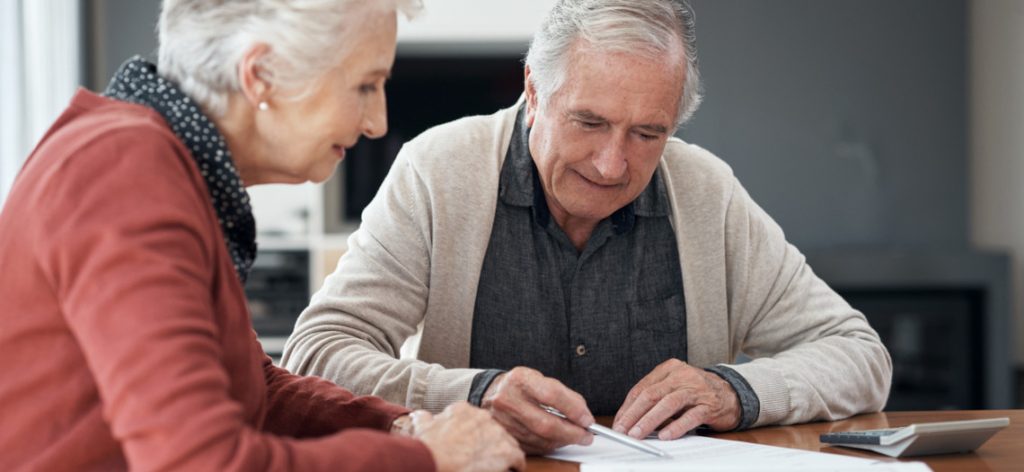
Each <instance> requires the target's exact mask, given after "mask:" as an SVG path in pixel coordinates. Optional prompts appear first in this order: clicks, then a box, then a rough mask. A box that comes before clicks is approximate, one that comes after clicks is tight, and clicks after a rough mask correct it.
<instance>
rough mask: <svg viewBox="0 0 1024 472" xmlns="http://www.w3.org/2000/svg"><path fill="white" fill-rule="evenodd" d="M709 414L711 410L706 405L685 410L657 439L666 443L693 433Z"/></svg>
mask: <svg viewBox="0 0 1024 472" xmlns="http://www.w3.org/2000/svg"><path fill="white" fill-rule="evenodd" d="M710 412H711V408H710V407H708V406H707V405H697V406H695V407H693V408H690V409H689V410H686V413H683V415H682V416H680V417H679V419H677V420H675V421H673V422H672V423H671V424H669V425H668V426H666V427H664V428H663V429H662V430H661V432H660V433H658V439H661V440H662V441H668V440H672V439H678V438H681V437H683V435H685V434H686V433H689V432H690V431H693V429H694V428H696V427H698V426H700V425H701V424H703V423H704V422H705V421H706V420H707V417H708V414H710Z"/></svg>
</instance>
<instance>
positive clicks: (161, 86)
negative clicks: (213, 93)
mask: <svg viewBox="0 0 1024 472" xmlns="http://www.w3.org/2000/svg"><path fill="white" fill-rule="evenodd" d="M104 95H106V96H108V97H110V98H114V99H117V100H122V101H125V102H131V103H137V104H140V105H145V106H147V107H149V108H152V109H153V110H156V112H157V113H160V115H162V116H163V117H164V120H166V121H167V124H168V125H170V127H171V130H172V131H174V134H175V135H177V136H178V139H180V140H181V141H182V142H183V143H185V146H186V147H187V148H188V149H189V150H190V151H191V152H192V158H193V159H195V160H196V164H197V165H198V166H199V172H200V173H202V175H203V178H204V179H205V180H206V189H207V190H208V191H209V192H210V200H211V202H212V203H213V208H214V210H216V212H217V219H218V220H219V221H220V227H221V230H222V231H223V232H224V236H225V237H226V238H227V245H228V253H229V254H231V260H232V261H233V262H234V264H235V271H236V272H237V273H238V278H239V279H240V280H241V281H242V284H243V285H244V284H245V279H246V277H247V276H248V275H249V269H250V268H251V267H252V262H253V259H255V257H256V221H255V220H254V219H253V216H252V207H251V206H250V205H249V194H248V193H246V191H245V187H244V186H243V185H242V179H241V178H240V177H239V176H238V170H236V169H235V165H234V162H233V161H232V159H231V152H230V151H229V150H228V146H227V143H226V142H225V141H224V136H223V135H221V134H220V131H218V130H217V127H216V126H215V125H214V124H213V122H212V121H210V120H209V119H208V118H207V117H206V115H204V114H203V111H202V110H200V109H199V106H198V105H197V104H196V103H195V102H193V101H192V99H190V98H189V97H187V96H186V95H185V94H184V93H183V92H182V91H181V90H180V89H178V87H177V86H176V85H175V84H174V83H172V82H170V81H168V80H167V79H164V78H162V77H160V76H159V75H157V72H156V66H155V65H153V64H152V63H150V62H148V61H146V60H145V59H142V58H141V57H139V56H135V57H133V58H131V59H129V60H128V61H127V62H125V63H124V64H123V65H122V66H121V68H120V69H119V70H118V71H117V74H115V75H114V78H113V79H112V80H111V81H110V85H108V86H107V90H106V91H105V92H104Z"/></svg>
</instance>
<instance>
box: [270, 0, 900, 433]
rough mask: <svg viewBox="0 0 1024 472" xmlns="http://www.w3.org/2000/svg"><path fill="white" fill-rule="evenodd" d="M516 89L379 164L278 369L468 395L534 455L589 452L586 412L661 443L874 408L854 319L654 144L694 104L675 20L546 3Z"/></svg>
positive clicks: (699, 170) (873, 352) (729, 202)
mask: <svg viewBox="0 0 1024 472" xmlns="http://www.w3.org/2000/svg"><path fill="white" fill-rule="evenodd" d="M524 72H525V73H524V75H525V81H524V83H525V94H524V98H523V99H521V100H520V102H519V103H517V104H516V105H515V106H513V107H511V108H508V109H505V110H501V111H498V112H497V113H495V114H493V115H489V116H481V117H471V118H465V119H461V120H458V121H455V122H453V123H448V124H445V125H442V126H438V127H436V128H434V129H432V130H430V131H427V132H426V133H424V134H423V135H421V136H419V137H418V138H416V139H414V140H413V141H411V142H410V143H408V144H407V145H406V146H405V147H404V148H403V149H402V151H401V152H400V153H399V156H398V159H397V160H396V162H395V164H394V167H393V168H392V169H391V172H390V175H389V176H388V178H387V179H386V180H385V182H384V184H383V186H382V187H381V189H380V192H379V193H378V195H377V197H376V198H375V199H374V200H373V202H372V203H371V204H370V206H369V207H367V209H366V211H365V212H364V214H363V223H362V226H361V227H360V228H359V230H358V231H357V232H356V233H354V234H353V235H352V237H351V238H350V240H349V249H348V252H347V253H346V254H345V256H344V257H343V258H342V259H341V261H340V262H339V264H338V268H337V270H336V271H335V273H334V274H333V275H331V276H330V277H329V278H328V279H327V280H326V282H325V284H324V287H323V288H322V289H321V290H320V291H319V293H317V294H316V295H315V297H314V299H313V302H312V305H311V306H310V307H309V308H308V309H307V310H306V311H305V312H304V313H303V314H302V315H301V317H300V318H299V321H298V323H297V324H296V329H295V333H294V334H293V335H292V337H291V338H290V339H289V342H288V344H287V347H286V350H285V363H286V366H287V367H288V368H289V369H292V370H293V371H295V372H298V373H304V374H315V375H319V376H322V377H325V378H328V379H330V380H333V381H335V382H337V383H339V384H341V385H343V386H345V387H347V388H350V389H352V390H354V391H356V392H361V393H367V394H374V395H379V396H382V397H384V398H386V399H388V400H391V401H396V402H400V403H404V404H406V405H407V406H409V407H412V408H424V409H427V410H433V411H437V410H439V409H441V408H443V407H444V406H445V405H448V404H450V403H452V402H456V401H459V400H466V399H469V400H470V402H472V403H475V404H479V405H481V406H482V407H484V408H487V409H490V410H491V411H492V413H493V415H494V417H495V418H496V419H497V420H498V421H499V422H500V423H502V424H503V425H504V426H505V427H506V428H507V429H508V430H509V431H510V432H511V433H512V434H513V435H514V436H516V438H517V439H518V440H519V441H520V444H521V445H522V446H523V448H524V449H525V450H526V451H528V452H534V453H536V452H544V451H547V450H550V449H552V448H555V447H558V446H561V445H565V444H570V443H584V444H585V443H587V442H589V440H590V436H589V434H588V433H586V431H585V430H584V429H583V427H586V426H588V425H589V424H590V423H591V422H593V421H594V418H593V415H595V414H596V415H613V414H614V415H615V419H614V422H613V426H614V428H615V429H617V430H619V431H624V432H627V433H628V434H630V435H632V436H635V437H644V436H646V435H648V434H649V433H651V432H652V431H654V430H656V429H658V428H661V429H660V432H659V436H660V437H661V438H663V439H669V438H677V437H679V436H681V435H683V434H685V433H686V432H687V431H689V430H691V429H693V428H695V427H697V426H698V425H701V424H706V425H708V426H710V427H711V428H713V429H715V430H719V431H724V430H732V429H737V428H748V427H751V426H760V425H767V424H789V423H797V422H804V421H810V420H831V419H837V418H842V417H846V416H849V415H853V414H856V413H860V412H865V411H877V410H880V409H881V408H882V407H883V405H884V404H885V399H886V397H887V394H888V391H889V385H890V378H891V361H890V359H889V356H888V353H887V352H886V350H885V347H884V346H883V345H882V343H881V342H880V340H879V338H878V335H877V334H876V333H875V332H874V331H873V330H872V329H871V328H870V327H869V326H868V323H867V322H866V320H865V319H864V316H863V315H862V314H860V313H859V312H857V311H856V310H854V309H852V308H851V307H850V306H849V305H848V304H847V303H846V302H845V301H843V299H842V298H840V297H839V296H838V295H837V294H836V293H835V292H833V291H832V290H831V289H830V288H829V287H828V286H827V285H826V284H825V283H824V282H822V281H821V280H820V279H819V278H817V277H816V276H815V275H814V273H813V272H812V271H811V269H810V268H809V267H808V266H807V264H806V263H805V261H804V257H803V256H802V255H801V254H800V252H799V251H797V249H796V248H794V247H793V246H791V245H789V244H788V243H787V242H786V240H785V238H784V236H783V233H782V230H781V229H780V228H779V227H778V226H777V225H776V224H775V223H774V222H773V221H772V220H771V218H769V217H768V215H767V214H765V212H764V211H763V210H762V209H761V208H759V207H758V206H757V205H756V204H755V203H754V202H753V201H752V200H751V198H750V196H749V195H748V194H747V193H746V191H745V190H744V189H743V187H742V186H741V185H740V184H739V182H738V181H737V180H736V178H735V177H734V176H733V174H732V172H731V170H730V169H729V167H728V166H727V165H726V164H724V163H723V162H722V161H721V160H719V159H718V158H716V157H715V156H713V155H711V154H710V153H709V152H707V151H705V150H703V149H701V148H699V147H697V146H694V145H691V144H687V143H684V142H682V141H681V140H679V139H677V138H674V137H672V134H673V133H674V131H675V130H676V128H677V127H678V125H679V124H680V123H683V122H685V120H686V119H687V118H688V117H689V116H690V115H691V114H692V113H693V112H694V110H695V109H696V108H697V106H698V104H699V101H700V79H699V75H698V72H697V58H696V48H695V38H694V29H693V16H692V13H691V12H690V11H689V9H688V7H687V6H686V5H685V4H684V3H683V2H681V1H677V0H652V1H645V2H636V1H633V0H561V1H559V2H557V4H556V5H555V6H554V8H553V10H552V11H551V12H550V14H549V16H548V17H547V19H546V20H545V21H544V23H543V25H542V27H541V29H540V31H539V32H538V33H537V35H536V37H535V38H534V40H533V43H532V44H531V47H530V52H529V54H528V55H527V59H526V67H525V69H524ZM407 341H409V343H408V344H407V345H406V346H405V349H404V350H402V349H401V347H402V346H403V343H407ZM417 341H418V345H417V344H416V342H417ZM400 352H404V353H405V354H406V355H404V356H400ZM741 353H742V354H745V355H746V356H749V357H750V358H752V359H753V360H752V361H750V362H746V363H738V364H737V363H735V361H736V358H737V356H738V355H739V354H741ZM539 405H550V406H553V407H556V408H558V409H560V410H561V411H563V412H564V413H565V414H566V416H567V417H568V419H569V420H568V421H566V420H562V419H559V418H556V417H554V416H552V415H549V414H547V413H545V412H544V411H543V410H541V409H540V407H539Z"/></svg>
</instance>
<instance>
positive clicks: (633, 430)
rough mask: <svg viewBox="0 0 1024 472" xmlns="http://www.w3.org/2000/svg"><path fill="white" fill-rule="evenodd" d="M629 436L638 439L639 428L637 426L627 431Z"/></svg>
mask: <svg viewBox="0 0 1024 472" xmlns="http://www.w3.org/2000/svg"><path fill="white" fill-rule="evenodd" d="M629 435H630V436H633V437H634V438H639V437H640V427H639V426H634V427H633V429H631V430H629Z"/></svg>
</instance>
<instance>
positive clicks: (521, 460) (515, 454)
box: [509, 445, 526, 471]
mask: <svg viewBox="0 0 1024 472" xmlns="http://www.w3.org/2000/svg"><path fill="white" fill-rule="evenodd" d="M510 449H511V450H510V451H509V454H510V456H511V460H510V461H509V468H510V469H512V470H516V471H525V470H526V454H523V451H522V450H521V449H519V447H518V445H516V446H512V447H511V448H510Z"/></svg>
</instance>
